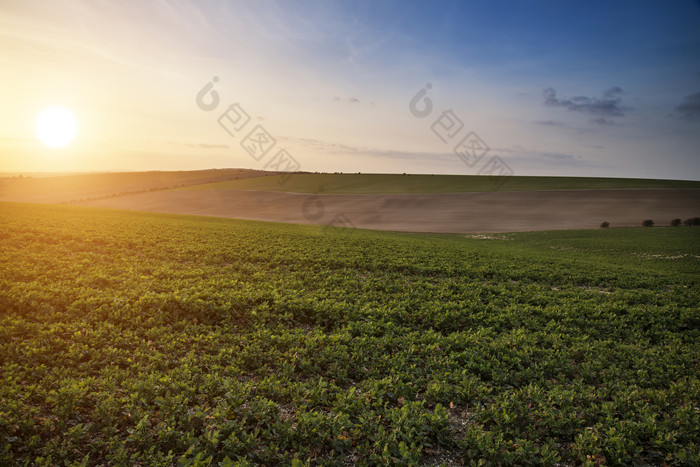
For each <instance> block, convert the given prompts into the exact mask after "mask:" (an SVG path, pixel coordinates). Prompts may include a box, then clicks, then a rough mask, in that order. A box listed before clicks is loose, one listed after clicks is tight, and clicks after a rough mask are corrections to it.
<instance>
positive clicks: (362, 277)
mask: <svg viewBox="0 0 700 467" xmlns="http://www.w3.org/2000/svg"><path fill="white" fill-rule="evenodd" d="M397 178H400V176H399V177H397ZM406 178H407V179H410V178H411V177H409V176H407V177H406ZM436 178H437V177H436ZM295 179H298V180H302V179H301V177H298V178H297V177H294V178H292V179H291V180H290V182H289V183H290V184H291V183H296V182H293V180H295ZM302 181H303V180H302ZM251 182H252V181H251ZM299 183H301V182H299ZM0 242H1V245H2V249H1V250H0V378H2V380H1V382H0V465H173V464H179V465H271V466H272V465H305V464H306V465H309V464H310V465H343V464H345V465H391V464H396V465H421V464H425V465H439V464H441V463H444V464H446V465H461V463H464V464H467V465H469V464H476V465H478V464H483V465H497V464H499V463H501V464H503V465H513V464H515V465H525V464H537V465H631V464H632V465H662V464H664V463H666V464H668V465H698V464H699V463H700V439H699V438H700V407H699V406H700V376H699V375H700V311H699V308H698V304H699V303H700V285H699V282H698V281H699V279H700V228H694V227H677V228H670V227H668V228H647V229H641V228H640V229H615V230H596V231H568V232H567V231H564V232H538V233H523V234H492V235H472V236H464V235H418V234H398V233H380V232H373V231H363V230H350V229H337V228H331V227H320V226H296V225H282V224H273V223H262V222H252V221H237V220H228V219H215V218H197V217H187V216H175V215H162V214H146V213H133V212H122V211H109V210H99V209H89V208H77V207H66V206H52V207H50V206H40V205H20V204H0Z"/></svg>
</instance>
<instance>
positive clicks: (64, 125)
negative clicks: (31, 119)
mask: <svg viewBox="0 0 700 467" xmlns="http://www.w3.org/2000/svg"><path fill="white" fill-rule="evenodd" d="M77 129H78V124H77V122H76V120H75V116H74V115H73V112H71V111H70V110H69V109H67V108H65V107H60V106H54V107H47V108H46V109H44V110H43V111H42V112H41V114H39V117H38V118H37V120H36V135H37V137H38V138H39V139H40V140H41V142H42V143H44V144H45V145H46V146H49V147H51V148H62V147H64V146H66V145H67V144H69V143H70V142H71V141H73V139H74V138H75V134H76V131H77Z"/></svg>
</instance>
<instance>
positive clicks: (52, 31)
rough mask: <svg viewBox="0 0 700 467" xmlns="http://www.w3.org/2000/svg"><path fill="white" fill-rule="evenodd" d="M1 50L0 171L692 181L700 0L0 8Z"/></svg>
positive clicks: (125, 3)
mask: <svg viewBox="0 0 700 467" xmlns="http://www.w3.org/2000/svg"><path fill="white" fill-rule="evenodd" d="M0 51H1V53H0V84H1V85H0V102H2V106H1V107H0V172H13V173H17V172H25V173H32V172H74V171H88V172H94V171H124V170H129V171H132V170H194V169H207V168H225V167H244V168H251V169H268V170H302V171H310V172H314V171H323V172H363V173H436V174H479V173H494V171H495V170H498V171H501V172H500V173H502V174H505V173H507V174H515V175H552V176H600V177H640V178H668V179H687V180H700V2H699V1H693V0H673V1H668V0H665V1H660V0H659V1H657V0H645V1H642V2H640V1H626V0H616V1H614V2H610V1H598V0H593V1H569V0H484V1H440V0H438V1H410V0H402V1H390V0H369V1H367V0H353V1H332V0H314V1H311V0H296V1H291V0H289V1H271V0H258V1H252V0H251V1H242V0H241V1H223V0H172V1H166V0H152V1H143V0H122V1H108V0H82V1H81V0H52V1H50V2H47V1H45V0H1V1H0ZM53 105H60V106H64V107H66V108H68V109H70V110H71V111H72V112H73V113H74V114H75V117H76V119H77V123H78V129H77V135H76V138H75V140H74V141H73V142H72V143H70V144H69V145H67V146H65V147H63V148H60V149H56V148H49V147H46V146H44V145H43V143H42V142H41V141H40V140H39V139H38V138H37V135H36V134H35V126H36V119H37V117H38V115H39V113H40V112H41V111H42V110H43V109H45V108H46V107H49V106H53Z"/></svg>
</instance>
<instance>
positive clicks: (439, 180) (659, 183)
mask: <svg viewBox="0 0 700 467" xmlns="http://www.w3.org/2000/svg"><path fill="white" fill-rule="evenodd" d="M495 181H496V182H499V181H500V182H502V183H494V182H495ZM629 188H700V182H698V181H683V180H651V179H641V178H639V179H637V178H592V177H518V176H513V177H507V178H505V179H500V180H494V177H489V176H479V175H396V174H294V175H291V176H290V175H277V176H269V177H257V178H250V179H245V180H232V181H225V182H219V183H209V184H206V185H197V186H191V187H187V188H182V189H183V190H261V191H289V192H295V193H318V192H323V193H335V194H383V193H386V194H396V193H463V192H476V191H494V190H499V191H531V190H595V189H629Z"/></svg>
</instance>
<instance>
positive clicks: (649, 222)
mask: <svg viewBox="0 0 700 467" xmlns="http://www.w3.org/2000/svg"><path fill="white" fill-rule="evenodd" d="M642 227H654V221H653V220H651V219H647V220H645V221H644V222H642Z"/></svg>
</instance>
